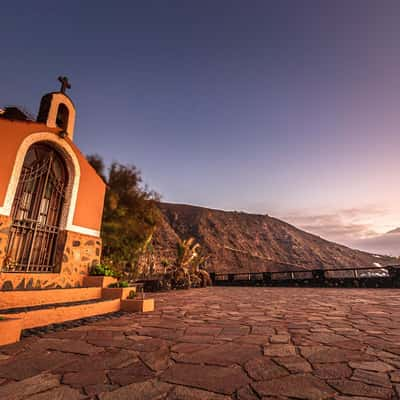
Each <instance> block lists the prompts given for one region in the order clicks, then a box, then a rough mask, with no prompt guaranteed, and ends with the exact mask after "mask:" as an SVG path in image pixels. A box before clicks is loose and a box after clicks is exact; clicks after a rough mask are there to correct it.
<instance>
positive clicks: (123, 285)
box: [101, 281, 136, 300]
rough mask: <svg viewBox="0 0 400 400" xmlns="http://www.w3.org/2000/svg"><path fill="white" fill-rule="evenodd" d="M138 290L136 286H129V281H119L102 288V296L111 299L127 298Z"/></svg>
mask: <svg viewBox="0 0 400 400" xmlns="http://www.w3.org/2000/svg"><path fill="white" fill-rule="evenodd" d="M131 292H133V293H135V292H136V286H129V282H128V281H118V282H114V283H111V284H110V285H108V287H106V288H103V289H102V294H101V296H102V298H103V299H106V300H110V299H122V300H124V299H126V298H128V296H129V294H130V293H131Z"/></svg>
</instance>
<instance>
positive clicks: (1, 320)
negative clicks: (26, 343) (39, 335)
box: [0, 315, 22, 346]
mask: <svg viewBox="0 0 400 400" xmlns="http://www.w3.org/2000/svg"><path fill="white" fill-rule="evenodd" d="M21 330H22V319H20V318H11V317H8V316H7V317H6V316H4V315H0V346H3V345H5V344H10V343H15V342H18V341H19V338H20V336H21Z"/></svg>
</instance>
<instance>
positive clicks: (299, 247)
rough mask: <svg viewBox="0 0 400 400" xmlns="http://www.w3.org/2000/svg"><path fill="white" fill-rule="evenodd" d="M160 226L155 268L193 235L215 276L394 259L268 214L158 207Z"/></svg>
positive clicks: (361, 263)
mask: <svg viewBox="0 0 400 400" xmlns="http://www.w3.org/2000/svg"><path fill="white" fill-rule="evenodd" d="M159 208H160V211H161V214H162V222H161V224H160V226H159V228H158V229H157V231H156V233H155V235H154V257H155V260H154V261H155V264H156V265H157V264H160V263H163V261H165V260H170V261H172V260H173V259H174V258H175V255H176V243H177V242H178V240H179V238H181V239H186V238H188V237H194V238H195V239H196V240H197V241H198V242H199V243H200V244H201V246H202V248H203V249H204V251H205V252H206V253H207V254H208V255H209V260H208V264H207V268H208V270H209V271H217V272H249V271H253V272H257V271H268V270H274V271H279V270H287V269H296V270H301V269H318V268H324V269H328V268H340V267H362V266H363V267H369V266H371V267H373V266H376V263H377V262H379V263H380V264H381V265H387V264H393V263H395V262H396V260H395V259H393V258H391V257H387V256H378V255H373V254H370V253H367V252H363V251H358V250H353V249H350V248H348V247H345V246H342V245H339V244H337V243H333V242H329V241H327V240H324V239H322V238H321V237H319V236H315V235H312V234H310V233H307V232H304V231H302V230H300V229H298V228H296V227H294V226H293V225H290V224H288V223H286V222H284V221H281V220H279V219H276V218H273V217H270V216H268V215H258V214H248V213H244V212H235V211H233V212H232V211H221V210H213V209H209V208H203V207H197V206H191V205H183V204H170V203H160V204H159Z"/></svg>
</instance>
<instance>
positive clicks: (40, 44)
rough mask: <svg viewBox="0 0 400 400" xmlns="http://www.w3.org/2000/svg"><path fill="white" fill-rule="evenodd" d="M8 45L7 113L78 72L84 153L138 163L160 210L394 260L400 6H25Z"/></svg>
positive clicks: (352, 2)
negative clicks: (284, 232)
mask: <svg viewBox="0 0 400 400" xmlns="http://www.w3.org/2000/svg"><path fill="white" fill-rule="evenodd" d="M0 37H1V40H2V46H1V47H2V52H1V62H0V106H5V105H20V106H23V107H24V108H25V109H27V110H28V111H30V112H31V113H32V114H34V115H36V113H37V110H38V107H39V102H40V98H41V96H42V95H43V94H44V93H47V92H50V91H54V90H57V89H58V87H59V84H58V82H57V80H56V79H57V77H58V76H59V75H67V76H68V77H69V79H70V81H71V84H72V89H71V90H70V91H69V95H70V96H71V98H72V99H73V101H74V103H75V105H76V107H77V123H76V128H75V142H76V143H77V144H78V146H80V148H81V150H82V151H83V152H84V153H85V154H93V153H98V154H100V155H102V156H103V158H104V159H105V161H106V162H107V163H108V164H109V163H110V162H112V161H118V162H121V163H130V164H135V165H136V166H137V167H138V168H139V169H140V170H141V171H142V175H143V178H144V181H145V182H146V183H147V184H148V185H149V187H150V188H152V189H154V190H156V191H157V192H159V193H160V194H161V195H162V198H163V200H165V201H169V202H178V203H188V204H195V205H201V206H207V207H210V208H218V209H225V210H242V211H247V212H252V213H260V214H268V215H272V216H276V217H279V218H282V219H284V220H286V221H288V222H291V223H294V224H296V225H297V226H299V227H300V228H303V229H306V230H308V231H310V232H313V233H316V234H318V235H321V236H323V237H325V238H327V239H331V240H335V241H338V242H340V243H344V244H347V245H351V246H356V247H358V248H366V249H367V250H371V249H372V248H373V249H372V250H373V251H380V252H388V251H389V250H388V249H387V248H384V247H385V246H384V245H383V244H382V243H381V244H379V243H378V244H377V243H376V242H374V240H375V238H376V239H379V240H378V242H379V241H380V242H382V235H384V234H385V233H386V232H388V231H391V230H393V229H395V228H397V227H400V202H399V200H400V185H399V179H400V157H398V154H399V148H400V134H399V127H400V112H399V108H400V90H399V89H400V72H399V71H400V46H399V42H400V2H399V1H398V0H393V1H392V0H380V1H376V0H335V1H331V2H328V1H320V0H315V1H314V0H302V1H298V0H275V1H272V0H270V1H268V0H260V1H259V0H251V1H244V0H241V1H237V0H229V1H228V0H218V1H215V0H211V1H209V0H196V1H195V0H181V1H168V0H159V1H152V0H143V1H120V0H116V1H113V2H110V1H102V0H97V1H89V0H88V1H75V0H71V1H69V2H68V3H65V4H64V3H59V2H54V1H41V0H37V1H35V2H32V1H18V0H14V1H13V2H5V3H4V4H2V5H1V12H0ZM384 236H385V235H384ZM385 237H386V236H385ZM392 239H393V236H391V240H392ZM371 243H372V244H371ZM398 243H399V246H398V247H399V250H398V251H397V245H395V246H394V248H391V250H390V252H391V253H396V254H400V235H399V241H398ZM371 246H372V247H371ZM374 246H377V247H376V248H375V247H374ZM392 247H393V246H392Z"/></svg>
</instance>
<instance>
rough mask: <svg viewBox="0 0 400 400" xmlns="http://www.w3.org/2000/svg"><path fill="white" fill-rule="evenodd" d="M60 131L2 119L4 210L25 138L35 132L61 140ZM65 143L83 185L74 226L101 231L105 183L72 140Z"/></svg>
mask: <svg viewBox="0 0 400 400" xmlns="http://www.w3.org/2000/svg"><path fill="white" fill-rule="evenodd" d="M59 131H60V130H59V129H56V128H49V127H48V126H46V125H45V124H41V123H37V122H31V121H12V120H6V119H0V140H1V146H0V209H1V207H2V206H3V205H4V202H5V199H6V194H7V189H8V185H9V182H10V179H11V176H12V171H13V168H14V164H15V161H16V157H17V152H18V149H19V148H20V146H21V144H22V142H23V141H24V139H26V138H27V137H28V136H30V135H34V134H35V133H39V132H48V133H54V137H55V139H57V140H60V139H59V136H58V132H59ZM62 140H65V141H66V142H67V143H68V144H69V145H70V147H71V148H72V149H73V151H74V153H75V155H76V157H77V159H78V161H79V166H80V182H79V188H78V194H77V199H76V208H75V213H74V216H73V225H75V226H78V227H82V228H86V229H89V230H93V231H100V228H101V219H102V213H103V202H104V194H105V184H104V182H103V181H102V179H101V178H100V177H99V176H98V175H97V173H96V172H95V171H94V169H93V168H92V167H91V165H90V164H89V163H88V161H87V160H86V159H85V157H84V156H83V155H82V153H81V152H80V151H79V150H78V148H77V147H76V146H75V144H74V143H73V142H71V140H70V139H69V138H68V137H67V138H64V139H62Z"/></svg>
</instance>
